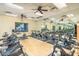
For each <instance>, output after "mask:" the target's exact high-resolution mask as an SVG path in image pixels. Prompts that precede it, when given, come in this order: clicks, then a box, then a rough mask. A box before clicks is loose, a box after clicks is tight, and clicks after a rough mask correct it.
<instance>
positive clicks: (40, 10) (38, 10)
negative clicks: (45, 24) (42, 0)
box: [32, 6, 48, 14]
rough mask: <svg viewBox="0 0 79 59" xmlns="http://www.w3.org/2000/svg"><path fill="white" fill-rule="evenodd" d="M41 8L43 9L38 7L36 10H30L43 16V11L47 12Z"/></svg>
mask: <svg viewBox="0 0 79 59" xmlns="http://www.w3.org/2000/svg"><path fill="white" fill-rule="evenodd" d="M42 8H43V7H42V6H38V8H37V9H32V10H36V11H35V12H34V13H37V12H40V13H41V14H43V11H48V10H46V9H42Z"/></svg>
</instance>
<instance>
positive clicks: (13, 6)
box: [5, 3, 24, 9]
mask: <svg viewBox="0 0 79 59" xmlns="http://www.w3.org/2000/svg"><path fill="white" fill-rule="evenodd" d="M5 5H6V6H8V7H11V8H18V9H24V8H23V7H21V6H19V5H16V4H13V3H6V4H5Z"/></svg>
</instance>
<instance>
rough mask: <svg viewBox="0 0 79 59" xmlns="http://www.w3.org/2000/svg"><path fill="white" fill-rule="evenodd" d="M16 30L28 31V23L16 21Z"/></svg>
mask: <svg viewBox="0 0 79 59" xmlns="http://www.w3.org/2000/svg"><path fill="white" fill-rule="evenodd" d="M15 30H16V31H17V32H28V23H20V22H16V23H15Z"/></svg>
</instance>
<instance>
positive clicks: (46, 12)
mask: <svg viewBox="0 0 79 59" xmlns="http://www.w3.org/2000/svg"><path fill="white" fill-rule="evenodd" d="M0 56H79V4H78V3H0Z"/></svg>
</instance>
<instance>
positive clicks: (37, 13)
mask: <svg viewBox="0 0 79 59" xmlns="http://www.w3.org/2000/svg"><path fill="white" fill-rule="evenodd" d="M35 14H36V15H38V16H43V14H41V13H39V12H36V13H35Z"/></svg>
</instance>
